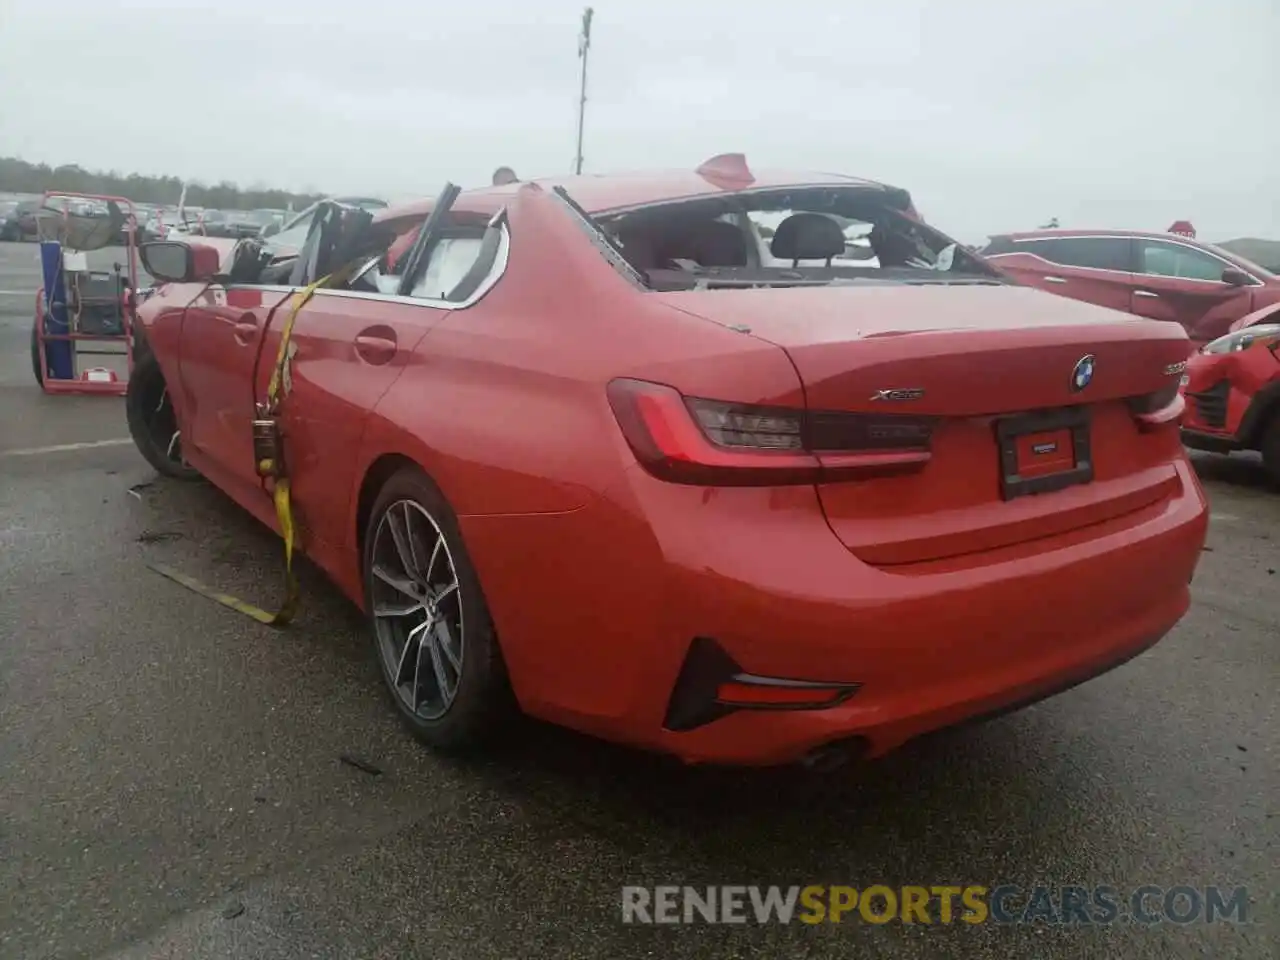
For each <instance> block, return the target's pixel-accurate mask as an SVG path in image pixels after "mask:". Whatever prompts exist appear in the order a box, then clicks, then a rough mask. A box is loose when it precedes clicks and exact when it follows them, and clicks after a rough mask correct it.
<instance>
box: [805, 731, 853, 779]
mask: <svg viewBox="0 0 1280 960" xmlns="http://www.w3.org/2000/svg"><path fill="white" fill-rule="evenodd" d="M866 751H867V743H866V741H865V740H863V739H862V738H861V737H854V738H853V739H851V740H836V741H834V742H832V743H824V744H823V745H822V746H820V747H815V748H814V749H813V750H810V751H809V752H808V753H806V754H805V755H804V756H803V757H801V758H800V761H799V762H800V766H802V767H804V768H805V769H806V770H811V771H813V772H814V773H831V772H833V771H835V770H839V769H840V768H841V767H844V766H846V765H848V764H849V763H851V762H853V761H855V760H858V759H861V757H862V756H863V754H865V753H866Z"/></svg>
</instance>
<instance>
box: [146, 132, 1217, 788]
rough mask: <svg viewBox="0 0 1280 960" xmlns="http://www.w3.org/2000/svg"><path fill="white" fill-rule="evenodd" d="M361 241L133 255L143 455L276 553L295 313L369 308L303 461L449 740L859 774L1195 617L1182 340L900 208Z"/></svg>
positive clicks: (517, 213) (715, 193)
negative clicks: (270, 469)
mask: <svg viewBox="0 0 1280 960" xmlns="http://www.w3.org/2000/svg"><path fill="white" fill-rule="evenodd" d="M369 219H370V221H371V222H370V223H369V224H368V225H367V228H366V229H364V232H363V234H362V235H361V236H360V237H359V238H358V239H357V240H355V241H351V242H348V240H349V238H346V237H344V236H343V235H342V234H341V231H340V232H339V233H338V234H327V233H326V231H327V229H328V227H327V226H326V225H325V224H321V223H319V221H317V225H316V226H315V227H314V228H313V229H312V230H311V231H310V233H309V235H308V237H307V239H306V242H305V243H304V244H303V246H302V248H301V250H300V252H299V253H298V255H297V256H290V257H285V258H283V259H281V258H279V257H276V256H274V255H271V254H270V252H269V251H264V250H261V249H254V247H253V245H252V244H248V245H247V246H246V245H245V244H244V243H242V244H241V246H239V247H237V248H236V250H235V252H234V255H233V256H230V257H223V258H222V262H221V263H219V259H220V258H219V256H218V255H217V254H216V253H215V252H213V251H211V250H207V249H205V248H204V247H202V245H201V243H200V241H198V240H186V241H182V242H178V243H171V242H165V243H160V244H152V245H148V246H147V247H146V248H144V255H145V259H146V261H147V263H148V267H149V269H150V270H151V272H152V273H153V274H155V275H158V276H161V277H163V278H165V279H167V280H168V282H166V283H165V284H163V285H162V286H161V287H160V289H159V290H158V291H157V292H156V293H155V294H154V295H153V296H152V297H151V298H150V299H149V300H148V301H147V302H146V303H145V304H144V305H143V306H142V307H141V308H140V309H139V318H138V336H139V341H140V342H139V344H138V350H137V356H138V358H139V359H138V362H137V365H136V368H135V371H134V376H133V379H132V381H131V383H130V397H129V402H128V409H129V416H130V427H131V429H132V431H133V434H134V436H135V438H137V441H138V444H139V447H140V449H141V451H142V453H143V454H144V455H145V456H147V458H148V459H149V460H150V461H151V462H152V463H153V464H154V465H155V466H156V467H157V468H158V469H160V470H161V471H163V472H165V473H168V474H171V475H175V476H196V475H203V476H204V477H206V478H208V479H209V480H210V481H212V482H213V483H214V484H216V485H217V486H218V487H220V488H221V489H222V490H224V491H225V492H226V493H228V494H229V495H230V496H231V497H233V498H234V499H235V500H236V501H238V502H239V503H240V504H241V505H243V506H244V507H245V508H246V509H247V510H249V511H250V512H251V513H253V514H254V515H255V516H256V517H258V518H259V519H260V520H261V521H262V522H263V523H266V524H269V525H271V526H272V527H273V528H277V529H278V527H277V522H276V518H275V512H274V510H273V507H272V481H270V480H263V479H262V478H261V477H260V476H259V475H258V473H257V472H256V470H255V457H254V442H253V430H252V424H253V421H254V419H255V416H256V410H255V402H256V403H261V402H263V401H264V398H265V396H266V391H267V386H268V380H269V378H270V376H271V368H272V358H274V357H275V356H276V354H277V350H278V348H279V343H280V339H281V335H282V328H283V327H284V326H285V320H286V317H287V316H288V314H289V311H290V307H289V304H290V303H291V302H292V295H293V294H294V293H295V292H296V291H298V290H300V289H302V288H304V287H306V286H307V285H309V284H311V283H313V282H314V281H316V280H317V279H319V278H321V277H324V276H326V275H332V276H336V277H338V278H339V279H338V280H330V281H329V283H328V285H323V284H322V285H321V286H320V287H319V289H318V290H317V292H316V293H315V295H314V296H313V297H312V298H311V299H310V300H309V301H308V302H306V304H305V306H303V307H302V308H301V310H300V311H299V312H298V313H297V316H296V323H295V325H294V327H293V332H292V345H291V347H290V349H289V351H287V352H288V354H289V360H288V367H287V370H286V378H285V379H286V393H285V395H284V398H283V401H282V407H281V411H280V422H281V427H282V431H283V444H284V460H285V462H286V464H287V468H288V472H289V475H290V478H291V486H292V495H293V499H294V502H295V505H296V510H297V513H298V520H299V524H300V526H301V539H302V548H303V550H304V551H305V553H306V554H307V555H308V556H309V557H310V559H311V560H312V561H314V562H315V563H316V564H318V565H319V566H320V567H321V568H323V569H324V570H325V571H326V572H327V573H328V575H329V576H330V577H331V578H332V580H333V582H334V583H335V584H337V586H338V587H339V588H340V589H341V590H342V591H343V592H344V593H345V594H346V595H347V596H348V597H350V598H351V600H352V601H353V602H354V603H356V604H358V605H359V607H360V608H361V609H362V610H363V611H364V614H365V615H366V617H367V619H368V625H369V637H370V642H371V646H372V648H373V651H374V653H375V655H376V657H377V659H378V662H379V663H380V664H381V666H382V671H383V675H384V677H385V681H386V686H387V689H388V691H389V692H390V696H391V700H392V702H393V703H394V704H395V707H396V709H397V710H398V712H399V713H400V715H401V716H402V717H403V718H404V720H405V721H406V722H407V723H408V725H409V726H410V728H411V729H412V730H413V731H414V732H415V733H416V734H417V735H418V736H419V737H420V738H421V739H422V740H424V741H425V742H426V743H428V744H431V745H434V746H437V747H442V748H472V747H475V746H477V745H479V744H482V743H484V742H486V740H487V738H489V737H491V736H492V735H493V734H494V732H495V731H496V730H498V729H501V725H502V723H503V722H505V721H506V719H507V718H508V717H509V715H510V714H512V713H513V712H515V711H514V710H513V707H518V708H519V710H521V711H523V712H525V713H527V714H530V715H533V716H536V717H539V718H542V719H545V720H549V721H553V722H555V723H559V724H563V725H566V726H568V727H572V728H575V729H578V730H582V731H586V732H589V733H592V734H595V735H598V736H600V737H604V738H608V739H611V740H615V741H620V742H624V743H628V744H633V745H636V746H639V747H643V748H648V749H652V750H656V751H662V752H667V753H670V754H674V755H676V756H678V757H680V758H681V759H683V760H685V761H687V762H721V763H733V764H777V763H786V762H792V761H802V762H805V763H809V764H812V765H828V764H830V763H834V762H836V761H839V760H842V759H847V758H850V757H858V756H876V755H880V754H883V753H885V752H886V751H889V750H891V749H894V748H896V747H898V746H900V745H902V744H904V743H906V742H907V741H909V740H912V739H913V738H915V737H918V736H920V735H922V734H925V733H928V732H930V731H933V730H936V729H938V728H942V727H947V726H950V725H953V724H956V723H959V722H960V721H964V720H969V719H973V718H976V717H981V716H987V715H990V714H994V713H997V712H1002V711H1006V710H1009V709H1012V708H1015V707H1017V706H1020V705H1023V704H1026V703H1030V702H1032V701H1035V700H1038V699H1040V698H1043V697H1045V696H1048V695H1050V694H1053V693H1055V692H1058V691H1060V690H1063V689H1065V688H1067V687H1069V686H1072V685H1074V684H1076V683H1078V682H1080V681H1082V680H1084V679H1087V678H1089V677H1093V676H1095V675H1097V674H1099V673H1102V672H1103V671H1106V670H1108V669H1110V668H1112V667H1114V666H1116V665H1117V664H1119V663H1121V662H1123V661H1125V660H1127V659H1129V658H1131V657H1133V656H1135V655H1137V654H1138V653H1140V652H1141V651H1143V650H1145V649H1147V648H1148V647H1150V646H1151V645H1152V644H1154V643H1156V641H1158V640H1159V639H1160V638H1161V637H1162V636H1163V635H1164V634H1165V633H1167V632H1168V631H1169V630H1170V628H1172V627H1173V626H1174V624H1176V623H1177V622H1178V620H1179V619H1180V618H1181V617H1182V616H1183V614H1184V613H1185V612H1186V610H1187V607H1188V602H1189V587H1188V585H1189V583H1190V581H1191V578H1192V575H1193V572H1194V570H1195V567H1196V563H1197V560H1198V558H1199V555H1200V547H1201V545H1202V543H1203V541H1204V537H1205V531H1206V522H1207V514H1206V504H1205V499H1204V496H1203V494H1202V492H1201V489H1200V487H1199V485H1198V482H1197V480H1196V477H1195V475H1194V473H1193V472H1192V470H1191V469H1190V467H1189V464H1188V461H1187V458H1186V454H1185V452H1184V450H1183V447H1182V445H1181V443H1180V442H1179V432H1178V419H1179V416H1180V414H1181V412H1182V406H1183V400H1182V398H1181V396H1180V395H1179V393H1178V380H1179V374H1180V373H1181V370H1182V367H1181V363H1182V361H1183V360H1184V359H1185V358H1186V356H1187V354H1188V352H1189V350H1188V343H1187V338H1186V335H1185V334H1184V333H1183V331H1182V330H1181V329H1180V328H1179V327H1177V326H1176V325H1173V324H1151V323H1145V322H1141V321H1137V320H1134V319H1131V318H1126V317H1123V316H1121V315H1119V314H1117V313H1115V312H1114V311H1110V310H1104V309H1101V308H1098V307H1095V306H1092V305H1089V304H1085V303H1078V302H1074V301H1072V300H1068V299H1065V298H1059V297H1052V296H1048V295H1046V294H1044V293H1041V292H1039V291H1036V290H1031V289H1027V288H1024V287H1019V286H1015V285H1012V284H1009V283H1007V282H1006V281H1004V280H1002V279H1001V277H1000V275H999V274H998V273H997V272H996V271H995V270H994V269H992V268H991V267H990V266H988V265H987V264H986V263H985V262H984V261H983V260H981V259H980V258H978V257H976V256H974V255H973V254H971V253H970V252H969V251H967V250H966V249H964V248H963V247H962V246H960V245H958V244H956V243H955V242H953V241H952V240H951V239H949V238H948V237H946V236H944V235H943V234H941V233H940V232H938V231H937V230H935V229H933V228H932V227H930V226H926V225H925V224H923V223H921V222H920V221H919V219H918V218H916V217H915V216H914V215H913V213H912V206H911V198H910V196H909V195H908V194H907V193H906V191H903V190H900V189H896V188H892V187H888V186H885V185H882V184H879V183H873V182H870V181H866V180H859V179H855V178H852V177H843V176H835V175H830V174H803V173H800V174H797V173H790V174H788V173H780V174H764V173H752V172H751V171H750V170H749V169H748V168H747V166H746V164H745V162H744V161H742V159H741V158H735V157H721V158H716V159H715V160H713V161H709V162H708V163H707V164H705V165H704V166H703V167H701V168H699V169H698V170H696V171H693V170H690V171H687V172H684V171H675V172H669V173H654V174H641V175H628V176H590V177H578V178H568V179H564V180H559V181H534V182H528V183H523V184H512V185H507V186H498V187H489V188H485V189H478V190H471V191H465V192H460V191H458V190H457V189H456V188H452V189H449V190H446V191H445V193H444V194H442V195H441V196H440V197H439V198H437V199H436V200H435V201H432V202H425V203H422V204H419V205H416V206H408V207H401V208H391V209H388V210H385V211H379V212H377V213H375V214H371V215H369ZM334 222H337V219H336V218H335V219H331V220H329V221H327V223H334ZM353 258H354V259H353ZM340 263H344V264H347V268H346V269H339V270H337V273H335V272H334V271H335V268H336V267H337V265H338V264H340ZM1135 570H1141V571H1142V576H1140V577H1135V576H1133V575H1132V574H1133V571H1135ZM192 602H202V601H200V600H198V599H193V600H192Z"/></svg>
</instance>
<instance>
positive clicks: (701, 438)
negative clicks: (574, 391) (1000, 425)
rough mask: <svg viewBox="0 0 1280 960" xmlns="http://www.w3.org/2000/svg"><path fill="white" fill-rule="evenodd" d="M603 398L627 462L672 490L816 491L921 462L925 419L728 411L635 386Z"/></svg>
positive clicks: (670, 391) (612, 389)
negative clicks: (781, 487)
mask: <svg viewBox="0 0 1280 960" xmlns="http://www.w3.org/2000/svg"><path fill="white" fill-rule="evenodd" d="M608 396H609V404H610V406H611V407H612V408H613V413H614V416H615V417H616V418H617V420H618V425H619V426H620V427H621V428H622V433H623V436H624V437H625V438H626V440H627V443H628V445H629V446H630V447H631V450H632V452H633V453H634V454H635V456H636V459H637V460H639V462H640V463H641V465H643V466H644V467H645V469H647V470H648V471H649V472H650V473H652V474H653V475H654V476H657V477H659V478H661V479H663V480H668V481H671V482H673V483H689V484H700V485H707V486H741V485H775V484H787V483H824V482H830V481H834V480H840V479H850V478H854V477H866V476H873V475H880V474H884V473H894V472H900V471H904V470H914V469H919V468H920V467H922V466H923V465H924V464H925V463H927V462H928V461H929V458H930V440H931V437H932V427H933V422H932V420H931V419H929V418H918V417H897V416H870V415H866V414H859V413H840V412H821V413H810V412H808V411H806V410H803V409H797V408H793V407H769V406H759V405H754V404H741V403H727V402H724V401H720V400H708V399H704V398H700V397H685V396H683V395H682V394H681V393H680V392H679V391H678V390H676V389H674V388H673V387H668V386H665V385H663V384H656V383H648V382H646V381H642V380H614V381H613V382H611V383H610V384H609V387H608Z"/></svg>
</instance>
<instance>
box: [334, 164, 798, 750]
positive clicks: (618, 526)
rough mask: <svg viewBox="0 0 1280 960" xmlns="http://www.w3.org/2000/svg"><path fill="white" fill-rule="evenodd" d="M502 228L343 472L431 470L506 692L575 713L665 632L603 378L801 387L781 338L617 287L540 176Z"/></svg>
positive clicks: (656, 577)
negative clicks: (488, 282) (392, 464)
mask: <svg viewBox="0 0 1280 960" xmlns="http://www.w3.org/2000/svg"><path fill="white" fill-rule="evenodd" d="M510 227H511V238H512V243H511V255H510V260H509V263H508V266H507V270H506V273H505V275H504V276H503V278H502V279H501V280H500V281H499V282H498V284H497V285H496V286H495V287H494V289H493V290H492V291H490V293H489V294H488V295H487V296H486V297H485V298H484V299H482V300H481V301H480V302H479V303H478V304H476V305H474V306H472V307H470V308H468V309H465V310H456V311H453V312H452V313H451V314H450V315H449V317H448V318H446V319H445V320H444V321H442V322H441V323H440V324H439V325H438V326H437V327H435V328H433V329H432V330H431V331H430V332H429V333H428V334H427V336H426V337H424V338H423V340H422V342H421V343H420V345H419V347H418V349H417V351H416V353H415V356H414V357H413V359H412V360H411V362H410V364H409V366H408V367H407V368H406V370H405V372H404V373H403V375H402V376H401V377H400V378H399V379H398V380H397V381H396V383H395V384H394V386H393V387H392V388H391V390H390V391H389V392H388V393H387V395H386V396H385V397H384V398H383V399H382V401H381V402H380V403H378V405H377V407H376V409H375V411H374V414H373V416H372V417H371V418H370V424H369V427H368V429H367V431H366V434H365V440H364V443H363V444H362V448H361V451H360V457H359V459H360V470H359V474H360V476H361V477H362V478H363V476H364V475H365V473H366V471H368V470H369V468H370V467H371V466H372V465H374V464H375V463H377V462H378V461H379V460H380V458H382V457H385V456H388V455H395V456H402V457H407V458H409V459H410V460H412V461H414V462H416V463H417V464H419V465H421V466H422V468H423V469H424V470H425V471H426V472H427V473H428V474H429V475H430V476H431V477H432V478H433V479H434V480H435V482H436V483H437V484H438V485H439V487H440V488H441V490H442V492H443V493H444V495H445V497H446V499H447V500H448V501H449V502H450V504H451V506H452V507H453V509H454V512H455V513H456V514H457V515H458V518H459V525H460V528H461V531H462V534H463V537H464V540H465V542H466V546H467V550H468V553H469V554H470V556H471V559H472V562H473V563H474V565H475V567H476V569H477V572H478V574H479V577H480V582H481V584H482V585H483V588H484V591H485V596H486V599H487V601H488V603H489V608H490V612H491V614H492V617H493V621H494V624H495V627H496V629H497V632H498V636H499V637H500V638H501V642H502V649H503V654H504V656H505V658H506V662H507V666H508V669H509V672H510V675H511V678H512V683H513V686H514V688H515V691H516V695H517V697H518V698H519V700H520V702H521V704H522V706H523V707H524V708H525V709H526V710H528V711H530V712H531V713H534V714H535V715H537V716H541V717H544V718H548V719H557V718H558V719H562V720H564V719H568V718H570V717H573V718H576V720H577V721H578V722H580V723H587V724H588V725H590V722H589V721H584V720H583V718H584V717H592V716H596V717H598V716H602V715H605V714H610V713H615V712H617V711H621V710H624V709H626V706H625V705H626V704H627V703H628V702H629V701H630V700H631V698H633V697H634V696H635V695H636V689H637V684H638V683H640V679H639V678H638V676H636V670H635V664H636V660H635V654H634V651H636V650H639V649H643V648H644V645H645V644H646V643H651V642H652V640H653V638H654V637H655V636H656V635H668V634H671V635H674V634H672V630H673V627H672V623H671V615H672V614H671V609H670V607H671V604H670V603H668V601H669V600H671V599H672V598H673V597H674V594H675V591H676V585H675V583H674V582H673V580H672V574H671V572H670V566H669V563H668V560H667V558H666V556H665V550H666V547H665V546H664V544H663V543H661V542H660V541H659V539H658V536H657V534H656V533H655V531H654V529H653V528H652V526H651V523H650V520H649V517H648V515H647V513H646V509H645V508H644V507H643V506H642V505H641V504H640V503H639V502H638V500H637V498H636V494H635V492H634V489H633V486H632V484H631V483H630V480H631V474H632V473H634V472H635V471H636V470H638V469H639V468H638V467H637V465H636V462H635V458H634V456H633V455H632V454H631V451H630V450H629V448H628V447H627V445H626V442H625V440H624V439H623V437H622V434H621V431H620V430H619V428H618V426H617V423H616V421H615V420H614V418H613V414H612V411H611V409H610V407H609V404H608V400H607V398H606V393H605V386H606V384H607V383H608V382H609V381H610V380H611V379H613V378H614V377H628V376H630V377H637V378H642V379H648V380H652V381H657V382H663V383H667V384H670V385H672V386H675V387H677V388H679V389H681V390H682V391H683V392H685V393H686V394H693V395H699V394H700V395H703V396H712V397H719V398H723V399H727V400H743V401H753V402H787V403H795V404H798V403H800V402H801V399H800V397H801V395H800V384H799V379H798V376H797V375H796V373H795V370H794V368H793V367H792V366H791V364H790V362H789V361H788V360H787V358H786V355H785V354H784V353H783V351H782V350H780V349H779V348H777V347H775V346H773V345H771V344H767V343H765V342H763V341H761V340H758V339H756V338H753V337H750V336H745V335H742V334H737V333H733V332H731V331H728V330H726V329H725V328H724V327H722V326H720V325H718V324H714V323H711V322H709V321H705V320H702V319H698V318H695V317H692V316H690V315H688V314H685V313H683V312H681V311H679V310H676V309H673V308H672V307H670V306H668V305H666V304H663V303H662V302H661V301H660V300H658V299H656V297H655V296H654V295H653V294H650V293H646V292H642V291H640V290H638V289H637V288H635V287H633V286H632V285H631V284H630V283H629V282H628V281H626V280H625V279H623V278H622V277H621V276H620V275H619V274H618V273H616V272H615V271H614V269H613V267H611V266H610V265H609V264H608V263H607V262H606V261H605V259H604V258H603V257H602V256H601V254H600V253H599V252H598V251H597V250H596V249H595V248H594V247H593V245H592V244H591V242H590V241H589V240H588V236H587V234H586V233H585V231H584V230H583V228H582V227H581V226H579V224H578V223H576V222H575V220H574V219H572V216H571V214H569V212H568V211H567V209H565V208H562V207H561V206H560V203H559V201H558V200H556V199H555V198H554V197H552V196H551V195H549V194H547V193H546V192H544V191H542V190H541V189H540V188H537V187H533V186H526V187H525V188H523V189H522V190H521V191H520V192H519V194H518V195H517V199H516V200H515V201H514V202H513V204H512V207H511V209H510ZM352 502H353V504H355V503H357V502H358V496H353V497H352ZM358 518H359V514H358V513H356V512H353V514H352V517H351V520H350V524H349V531H350V536H351V537H352V544H353V546H354V545H355V544H357V543H358V540H359V536H358V525H359V519H358ZM349 552H350V555H351V556H352V557H356V556H357V555H358V551H357V550H355V549H353V550H351V551H349ZM578 598H588V599H587V600H586V602H578ZM628 651H630V653H628ZM566 664H572V665H573V666H572V668H571V669H566Z"/></svg>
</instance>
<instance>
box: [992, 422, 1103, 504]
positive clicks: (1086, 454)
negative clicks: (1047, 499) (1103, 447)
mask: <svg viewBox="0 0 1280 960" xmlns="http://www.w3.org/2000/svg"><path fill="white" fill-rule="evenodd" d="M1089 426H1090V422H1089V410H1088V408H1087V407H1067V408H1066V409H1064V410H1049V411H1044V412H1037V413H1024V414H1019V415H1017V416H1013V417H1003V418H1001V419H999V420H997V421H996V424H995V427H996V443H997V444H998V445H999V448H1000V495H1001V496H1002V497H1003V498H1004V499H1005V500H1013V499H1015V498H1017V497H1024V496H1028V495H1031V494H1036V493H1052V492H1053V491H1055V490H1062V489H1063V488H1065V487H1072V486H1075V485H1076V484H1080V483H1089V482H1091V481H1092V480H1093V452H1092V450H1091V449H1090V443H1089V439H1090V430H1089ZM1067 445H1069V449H1067Z"/></svg>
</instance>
